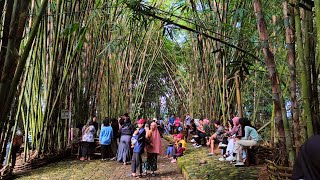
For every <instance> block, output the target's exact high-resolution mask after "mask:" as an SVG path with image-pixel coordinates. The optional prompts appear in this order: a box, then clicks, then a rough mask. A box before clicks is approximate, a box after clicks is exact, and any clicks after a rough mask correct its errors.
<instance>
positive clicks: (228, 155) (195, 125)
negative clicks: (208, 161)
mask: <svg viewBox="0 0 320 180" xmlns="http://www.w3.org/2000/svg"><path fill="white" fill-rule="evenodd" d="M97 132H98V124H97V123H96V118H95V117H94V118H93V120H92V121H89V122H88V123H87V125H85V126H83V128H82V144H83V145H82V147H81V150H82V151H81V152H82V153H81V158H80V160H86V159H87V160H90V158H91V156H92V147H93V145H92V144H94V143H93V142H94V138H95V137H97V139H98V142H99V144H100V149H101V159H102V160H115V161H117V162H120V163H123V164H124V165H127V164H131V173H132V176H133V177H137V178H139V177H142V175H143V173H146V174H148V172H149V173H150V174H151V175H153V176H155V171H157V170H158V166H157V162H158V158H159V156H161V155H164V158H165V159H170V161H171V163H176V162H177V159H178V158H179V157H181V156H183V154H184V153H187V151H186V150H187V142H189V143H192V146H193V147H194V148H199V147H208V156H212V157H215V156H213V155H214V154H215V152H217V148H219V149H221V157H219V161H228V162H231V164H234V165H235V166H244V164H245V163H244V162H245V161H246V160H247V154H246V152H245V151H244V149H245V148H248V147H252V146H257V145H258V144H259V143H260V142H261V140H262V139H261V137H260V135H259V134H258V132H257V130H256V128H255V127H254V126H252V124H251V122H250V121H249V120H248V119H247V118H240V117H233V118H232V119H230V120H229V121H227V124H226V125H223V124H222V123H221V121H219V120H213V121H210V120H208V118H200V119H192V118H191V117H190V115H189V114H187V115H186V117H185V121H184V122H183V121H181V119H180V118H179V117H175V116H174V115H172V116H170V117H169V118H168V120H167V121H166V122H165V121H164V120H162V119H161V118H159V119H156V118H153V119H152V120H151V119H150V118H147V120H144V119H142V118H140V119H138V120H137V121H135V122H131V120H130V117H129V116H128V114H127V113H126V114H124V115H123V116H121V117H120V118H119V119H115V118H113V119H109V118H105V119H104V120H103V122H102V126H101V129H100V130H99V133H97ZM163 135H167V136H169V137H172V138H171V139H172V141H171V142H170V143H169V144H168V146H167V147H166V148H167V150H166V151H165V152H162V148H163V147H162V144H161V138H162V137H163ZM144 152H146V160H145V161H144V162H143V161H142V154H143V153H144ZM218 152H219V151H218ZM219 154H220V153H219ZM300 157H302V156H299V158H300ZM300 159H302V158H300ZM299 165H301V163H300V164H299V163H297V165H296V166H295V167H298V166H299ZM304 173H305V172H304ZM307 173H308V172H307ZM296 176H301V173H300V174H297V175H296Z"/></svg>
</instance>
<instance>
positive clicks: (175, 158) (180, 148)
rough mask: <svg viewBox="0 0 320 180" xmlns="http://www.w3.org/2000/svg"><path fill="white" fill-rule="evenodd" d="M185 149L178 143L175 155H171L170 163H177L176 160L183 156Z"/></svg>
mask: <svg viewBox="0 0 320 180" xmlns="http://www.w3.org/2000/svg"><path fill="white" fill-rule="evenodd" d="M185 150H186V149H185V148H184V147H183V146H182V143H178V147H177V151H176V153H175V154H174V155H173V159H172V161H171V162H172V163H176V162H177V158H178V157H181V156H183V152H184V151H185Z"/></svg>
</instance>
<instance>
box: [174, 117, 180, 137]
mask: <svg viewBox="0 0 320 180" xmlns="http://www.w3.org/2000/svg"><path fill="white" fill-rule="evenodd" d="M180 122H181V121H180V118H179V117H177V118H176V119H175V120H174V129H175V131H176V133H179V127H180Z"/></svg>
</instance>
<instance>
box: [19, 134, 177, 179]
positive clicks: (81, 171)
mask: <svg viewBox="0 0 320 180" xmlns="http://www.w3.org/2000/svg"><path fill="white" fill-rule="evenodd" d="M162 143H163V148H164V149H166V147H167V144H168V143H167V141H165V140H162ZM144 159H145V158H143V160H144ZM158 168H159V170H158V171H157V172H156V173H157V174H158V175H157V176H156V177H151V176H147V177H146V176H144V177H143V179H168V180H169V179H183V176H182V174H181V172H180V171H179V169H178V166H177V165H176V164H172V163H171V162H170V160H168V159H163V157H162V156H161V157H158ZM130 171H131V167H130V165H123V164H122V163H118V162H115V161H101V160H93V161H87V162H81V161H79V160H65V161H61V162H57V163H54V164H49V165H47V166H44V167H41V168H38V169H35V170H32V171H30V172H28V173H24V174H21V175H17V176H16V179H135V178H131V177H130V175H131V173H130Z"/></svg>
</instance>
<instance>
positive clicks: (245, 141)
mask: <svg viewBox="0 0 320 180" xmlns="http://www.w3.org/2000/svg"><path fill="white" fill-rule="evenodd" d="M239 124H240V126H241V129H242V138H241V140H239V139H238V140H236V144H235V150H236V153H237V163H236V164H235V166H244V163H243V160H242V149H243V147H244V146H245V147H249V146H256V145H257V144H258V143H259V141H260V140H261V137H260V136H259V134H258V132H257V130H256V129H255V128H254V127H253V126H251V124H250V121H249V120H248V119H247V118H240V119H239Z"/></svg>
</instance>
